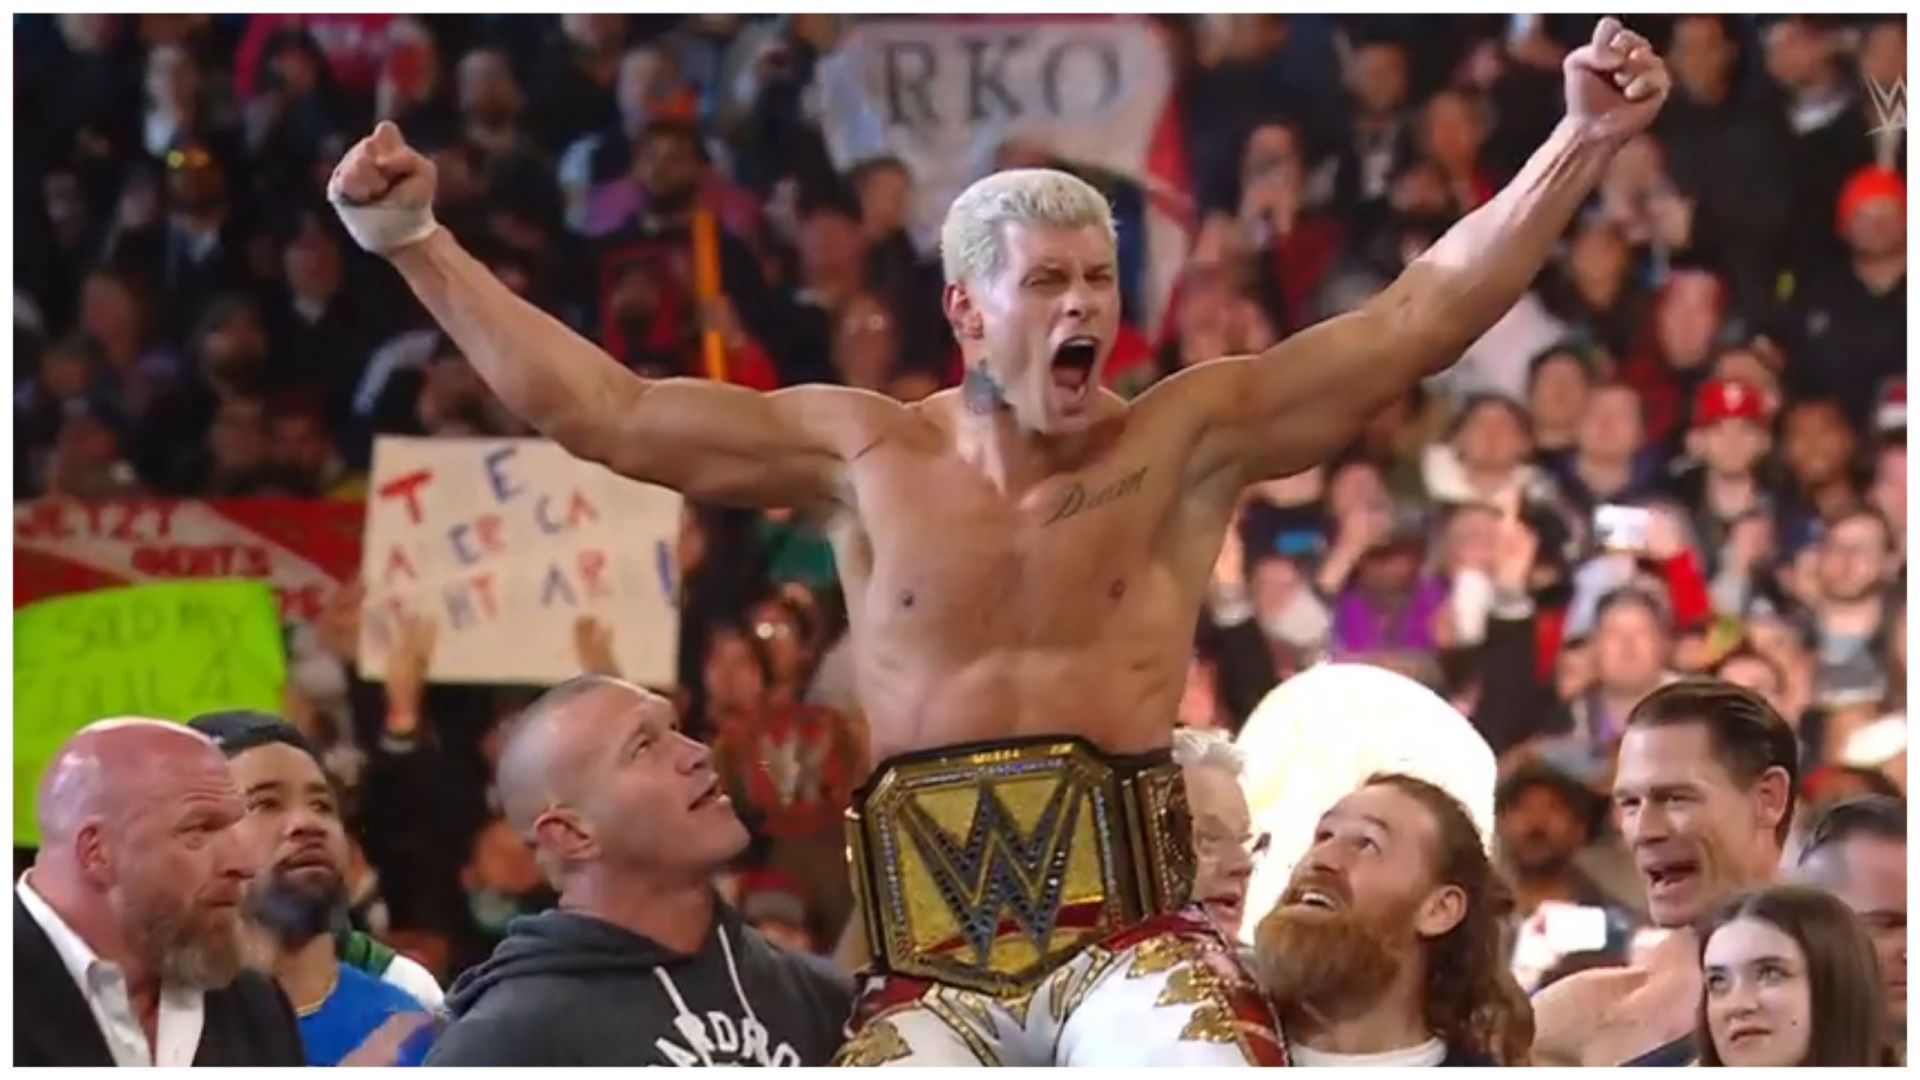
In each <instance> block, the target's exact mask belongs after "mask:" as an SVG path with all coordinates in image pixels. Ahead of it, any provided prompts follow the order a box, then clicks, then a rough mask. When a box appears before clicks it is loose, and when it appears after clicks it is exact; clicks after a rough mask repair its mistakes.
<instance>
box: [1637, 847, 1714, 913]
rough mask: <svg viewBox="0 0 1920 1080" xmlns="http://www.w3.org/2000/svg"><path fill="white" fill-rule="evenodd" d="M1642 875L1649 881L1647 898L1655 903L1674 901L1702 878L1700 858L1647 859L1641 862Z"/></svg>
mask: <svg viewBox="0 0 1920 1080" xmlns="http://www.w3.org/2000/svg"><path fill="white" fill-rule="evenodd" d="M1640 876H1641V877H1642V878H1643V879H1645V880H1646V883H1647V899H1648V900H1649V901H1651V902H1653V903H1673V902H1676V901H1678V900H1679V899H1680V897H1681V896H1682V895H1683V894H1684V893H1685V891H1686V890H1687V889H1688V888H1689V887H1690V886H1692V885H1693V883H1694V882H1695V881H1698V880H1699V878H1700V861H1699V860H1698V859H1681V858H1661V859H1646V860H1644V861H1642V862H1641V864H1640Z"/></svg>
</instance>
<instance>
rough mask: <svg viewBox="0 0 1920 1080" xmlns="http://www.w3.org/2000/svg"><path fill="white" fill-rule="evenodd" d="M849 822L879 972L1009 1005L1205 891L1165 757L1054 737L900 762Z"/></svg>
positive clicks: (868, 790) (876, 780)
mask: <svg viewBox="0 0 1920 1080" xmlns="http://www.w3.org/2000/svg"><path fill="white" fill-rule="evenodd" d="M846 825H847V848H848V851H847V859H848V864H849V866H850V868H851V872H852V875H853V889H854V895H855V896H856V897H857V898H858V901H859V910H860V912H861V915H862V917H863V918H864V919H865V921H866V933H867V943H868V947H869V949H870V950H871V953H872V956H873V958H874V963H875V965H876V966H877V967H878V968H879V969H880V970H882V971H885V972H888V973H892V974H897V975H902V976H910V977H914V978H922V979H930V980H933V981H936V982H941V983H946V984H948V985H952V986H958V987H962V988H965V989H969V990H976V991H980V992H983V993H988V994H993V995H996V996H1017V995H1019V994H1023V993H1027V992H1029V991H1031V990H1032V989H1033V988H1034V987H1035V986H1036V985H1038V984H1039V982H1040V981H1041V980H1042V979H1044V978H1046V976H1047V975H1048V974H1049V973H1051V972H1052V971H1053V970H1054V969H1056V968H1058V967H1059V966H1060V965H1062V964H1064V963H1066V962H1067V961H1069V960H1071V959H1072V958H1073V957H1074V955H1075V954H1076V953H1078V952H1079V951H1080V949H1081V948H1082V947H1084V946H1086V945H1090V944H1092V943H1094V942H1096V941H1100V940H1102V939H1103V938H1106V937H1108V936H1110V935H1112V934H1114V933H1116V932H1117V931H1119V930H1122V929H1124V928H1126V927H1128V926H1131V925H1133V924H1134V923H1137V922H1139V921H1141V920H1142V919H1145V918H1147V917H1149V916H1152V915H1156V914H1159V913H1161V912H1165V911H1171V910H1173V909H1175V908H1178V907H1179V906H1181V905H1182V904H1184V903H1186V901H1187V897H1188V893H1189V892H1190V891H1191V890H1192V887H1193V833H1192V823H1191V817H1190V815H1189V814H1188V811H1187V791H1186V785H1185V783H1184V781H1183V778H1182V776H1181V773H1180V768H1179V766H1177V765H1175V764H1174V763H1173V761H1172V757H1171V755H1170V754H1169V753H1167V752H1164V751H1163V752H1161V753H1158V754H1152V755H1143V756H1139V757H1131V758H1119V757H1112V756H1109V755H1106V754H1103V753H1101V752H1100V751H1099V750H1096V749H1095V748H1094V747H1093V746H1092V745H1091V744H1089V743H1088V742H1086V741H1085V740H1083V739H1080V738H1078V737H1074V736H1048V737H1044V738H1038V739H1022V740H1017V741H1009V742H997V743H977V744H970V745H966V746H957V747H946V748H942V749H941V750H938V751H933V752H929V753H920V754H911V755H906V756H902V757H896V758H892V759H890V760H888V761H886V762H883V763H882V764H881V765H880V767H879V768H878V769H876V770H875V771H874V774H873V776H872V778H871V779H869V780H868V781H867V784H866V785H865V787H863V788H862V789H861V791H860V792H858V793H856V795H855V796H854V802H853V806H852V807H851V808H850V809H848V811H847V823H846Z"/></svg>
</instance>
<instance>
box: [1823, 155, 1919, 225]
mask: <svg viewBox="0 0 1920 1080" xmlns="http://www.w3.org/2000/svg"><path fill="white" fill-rule="evenodd" d="M1875 199H1893V200H1895V201H1897V202H1898V203H1900V205H1902V206H1905V205H1906V204H1907V182H1906V181H1905V180H1902V179H1901V178H1900V174H1899V173H1897V172H1894V171H1893V170H1892V169H1883V168H1881V167H1880V166H1878V165H1868V166H1867V167H1865V168H1863V169H1860V170H1858V171H1856V172H1855V173H1854V174H1853V175H1852V176H1850V177H1848V178H1847V185H1846V186H1845V187H1843V188H1841V189H1840V202H1839V205H1838V206H1837V207H1836V208H1835V210H1834V215H1833V217H1834V224H1835V225H1836V226H1837V227H1838V228H1839V229H1840V230H1841V231H1843V232H1844V231H1845V230H1846V227H1847V222H1848V221H1850V220H1852V218H1853V214H1854V211H1856V210H1858V209H1860V208H1861V207H1862V206H1865V205H1866V204H1868V203H1870V202H1872V201H1874V200H1875Z"/></svg>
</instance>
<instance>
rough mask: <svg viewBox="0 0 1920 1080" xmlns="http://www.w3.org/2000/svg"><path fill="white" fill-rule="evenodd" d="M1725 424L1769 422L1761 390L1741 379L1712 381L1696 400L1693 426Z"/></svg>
mask: <svg viewBox="0 0 1920 1080" xmlns="http://www.w3.org/2000/svg"><path fill="white" fill-rule="evenodd" d="M1722 420H1751V421H1753V422H1754V423H1756V424H1765V423H1766V422H1767V401H1766V398H1765V397H1764V396H1762V395H1761V393H1760V390H1759V388H1758V387H1756V386H1754V385H1753V384H1752V383H1749V382H1743V381H1741V380H1739V379H1708V380H1707V381H1706V382H1705V383H1703V384H1701V387H1700V393H1699V394H1698V395H1696V396H1695V397H1694V399H1693V426H1694V427H1706V426H1707V425H1708V424H1717V423H1719V422H1720V421H1722Z"/></svg>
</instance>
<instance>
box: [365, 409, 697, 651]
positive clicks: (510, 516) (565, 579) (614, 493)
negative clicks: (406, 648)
mask: <svg viewBox="0 0 1920 1080" xmlns="http://www.w3.org/2000/svg"><path fill="white" fill-rule="evenodd" d="M680 506H681V500H680V496H679V495H678V494H677V493H675V492H672V491H668V490H666V489H665V488H657V487H652V486H649V485H646V484H638V483H635V482H633V481H631V480H627V479H624V478H622V477H619V476H616V475H615V474H613V473H612V472H609V471H608V470H606V469H604V468H602V467H600V466H598V465H594V464H590V463H588V462H585V461H581V460H579V459H578V458H574V457H572V456H570V455H568V454H567V453H566V451H564V450H562V449H560V448H559V447H558V446H556V445H554V444H553V443H550V442H546V441H544V440H538V439H411V438H382V439H380V440H379V441H378V442H377V443H376V444H375V446H374V453H373V483H372V492H371V494H370V495H369V496H368V499H367V536H366V543H365V544H364V545H363V548H362V551H363V556H362V562H361V576H362V579H363V580H364V581H365V582H366V586H367V599H366V606H365V608H364V610H363V612H362V616H361V625H360V670H361V674H362V675H364V676H365V677H367V678H370V679H382V678H385V672H386V665H387V657H388V654H389V653H390V652H391V650H392V648H393V646H394V642H395V635H396V633H397V631H398V623H397V621H396V620H397V617H398V616H399V615H401V614H403V613H404V614H408V615H412V616H416V617H418V616H425V617H430V618H432V619H433V620H434V621H435V623H437V624H438V627H439V633H438V637H437V640H436V642H435V647H434V654H433V662H432V665H431V667H430V669H429V671H428V676H429V678H431V679H433V680H434V681H436V682H463V683H520V684H537V685H544V684H551V683H557V682H560V681H562V680H564V679H568V678H571V677H572V676H575V675H578V674H580V660H579V657H578V656H577V655H576V654H575V652H574V644H573V626H574V623H575V621H576V620H577V619H578V618H579V617H580V616H581V615H592V616H594V617H595V618H597V619H599V620H600V621H601V622H603V623H605V624H607V625H608V626H610V627H611V628H612V630H613V652H614V657H615V659H616V660H617V661H618V662H619V665H620V671H621V674H622V675H624V676H625V677H626V678H629V679H632V680H634V681H635V682H640V683H646V684H654V685H666V684H671V683H672V682H673V681H674V677H675V662H676V657H675V649H676V646H677V644H678V640H679V625H680V611H679V580H678V570H677V568H676V567H675V565H674V548H675V544H676V542H677V541H678V538H679V535H680Z"/></svg>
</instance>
